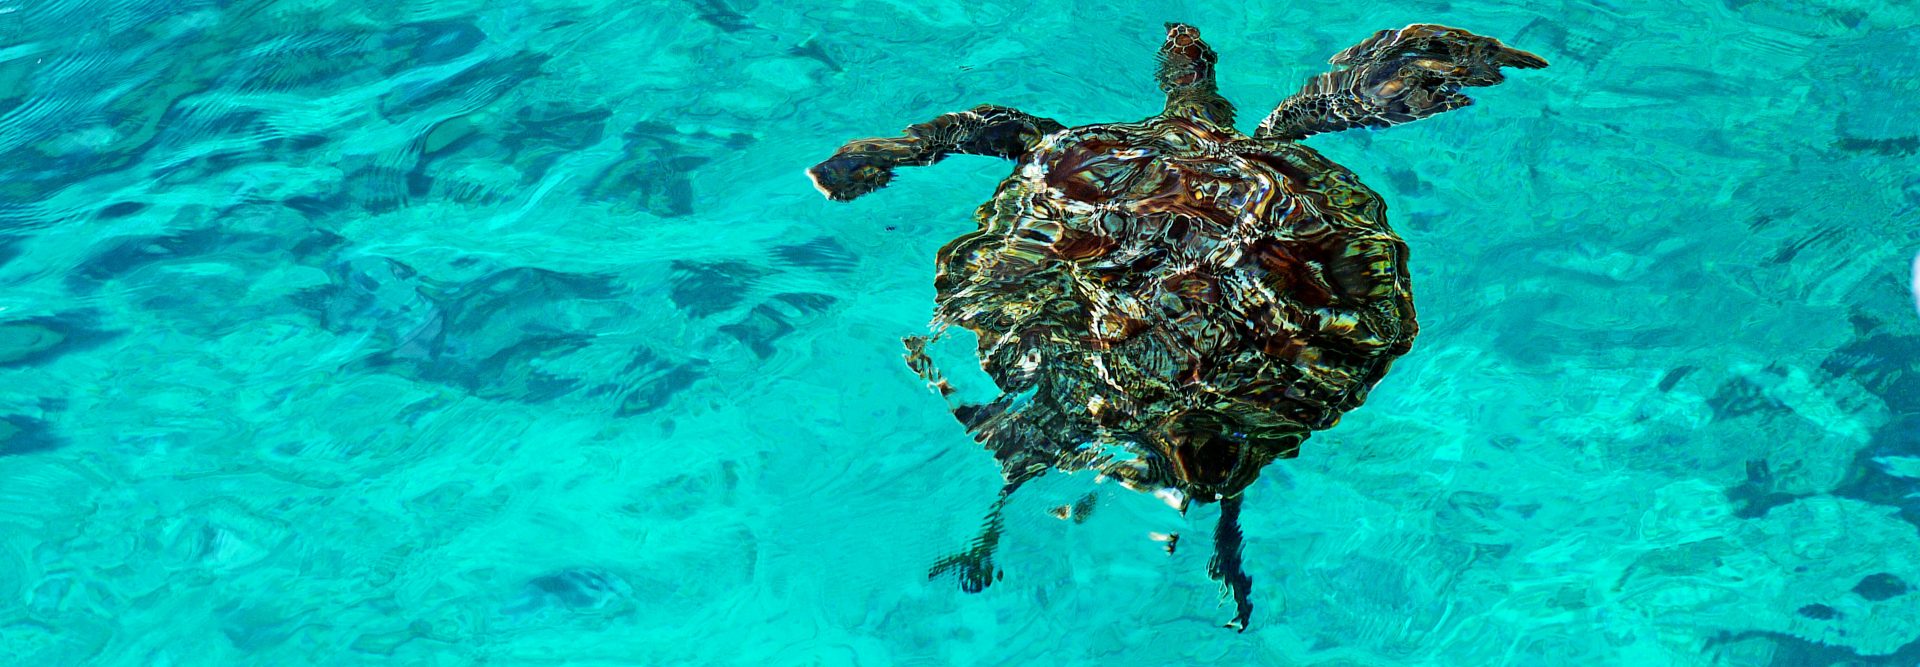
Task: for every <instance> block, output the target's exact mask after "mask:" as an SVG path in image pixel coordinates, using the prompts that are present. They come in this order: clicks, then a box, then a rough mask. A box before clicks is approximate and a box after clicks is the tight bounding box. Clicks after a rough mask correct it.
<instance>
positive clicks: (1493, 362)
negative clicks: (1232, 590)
mask: <svg viewBox="0 0 1920 667" xmlns="http://www.w3.org/2000/svg"><path fill="white" fill-rule="evenodd" d="M1173 20H1178V21H1185V22H1189V23H1193V24H1195V25H1197V26H1199V27H1200V28H1201V29H1202V30H1203V31H1204V33H1205V35H1206V37H1207V39H1208V41H1209V42H1210V43H1211V44H1212V45H1213V47H1214V48H1215V49H1216V50H1218V51H1219V52H1220V55H1221V60H1222V62H1221V66H1220V77H1221V79H1220V85H1221V88H1222V91H1223V92H1224V93H1225V94H1226V95H1227V96H1228V97H1229V98H1231V99H1233V100H1234V101H1235V102H1237V103H1238V104H1239V105H1240V107H1241V109H1242V110H1243V112H1242V116H1243V122H1242V125H1243V129H1250V128H1251V125H1252V123H1254V122H1257V120H1258V118H1259V117H1261V116H1263V115H1264V114H1265V111H1266V110H1267V109H1268V108H1269V107H1270V105H1271V104H1273V103H1274V102H1277V101H1278V100H1279V99H1281V98H1282V97H1284V96H1285V95H1287V94H1289V93H1291V92H1292V91H1294V90H1295V89H1297V88H1298V86H1299V85H1300V84H1301V83H1302V82H1304V81H1305V80H1306V79H1307V78H1308V77H1310V76H1311V75H1313V74H1315V73H1318V72H1320V71H1322V69H1323V67H1324V62H1325V60H1326V58H1327V57H1329V56H1330V55H1332V54H1333V53H1335V52H1337V51H1339V50H1340V49H1342V48H1344V47H1346V46H1348V45H1350V44H1352V43H1354V42H1356V41H1358V40H1359V39H1361V38H1364V37H1366V36H1367V35H1368V34H1370V33H1371V32H1373V31H1374V30H1377V29H1381V28H1391V27H1398V26H1402V25H1405V24H1407V23H1411V22H1415V21H1433V22H1441V23H1447V24H1451V25H1456V26H1459V27H1463V28H1467V29H1471V30H1473V31H1475V32H1479V33H1482V34H1487V35H1492V36H1496V37H1500V38H1502V39H1504V40H1506V41H1507V42H1509V43H1511V44H1513V45H1515V46H1518V47H1520V48H1524V49H1528V50H1531V51H1534V52H1536V53H1539V54H1541V55H1542V56H1545V57H1546V58H1548V59H1549V60H1551V61H1552V62H1553V66H1552V67H1551V68H1549V69H1546V70H1539V71H1529V72H1523V73H1518V74H1515V75H1514V76H1512V78H1511V80H1510V81H1509V82H1507V83H1505V84H1502V85H1500V86H1498V87H1495V88H1490V89H1483V90H1480V91H1477V92H1476V93H1475V97H1477V98H1478V100H1479V103H1478V104H1477V105H1475V106H1473V107H1470V108H1468V109H1465V110H1462V111H1456V112H1451V113H1447V114H1443V115H1441V116H1439V117H1436V118H1432V119H1428V120H1424V121H1420V122H1418V123H1413V124H1409V125H1405V126H1401V127H1396V128H1391V129H1387V130H1382V131H1378V132H1349V133H1345V134H1340V135H1330V136H1318V137H1314V138H1311V139H1309V140H1308V142H1307V143H1308V144H1310V145H1312V146H1313V147H1315V148H1317V149H1319V150H1321V151H1323V152H1324V153H1325V154H1327V155H1328V156H1329V157H1331V158H1333V159H1335V160H1338V161H1340V162H1342V163H1343V164H1346V165H1347V166H1349V167H1350V168H1352V169H1353V170H1354V171H1355V172H1356V173H1358V174H1359V175H1360V176H1361V177H1362V178H1363V179H1364V180H1365V181H1366V182H1367V183H1368V184H1370V185H1371V186H1372V187H1373V188H1374V189H1375V190H1378V191H1379V192H1380V193H1381V194H1382V195H1383V196H1384V197H1385V199H1386V200H1387V202H1388V205H1389V209H1390V216H1391V220H1392V222H1393V224H1394V225H1395V226H1396V228H1397V229H1398V230H1399V231H1400V232H1401V234H1402V235H1403V236H1405V237H1406V239H1407V240H1408V243H1409V244H1410V245H1411V247H1412V248H1413V259H1412V272H1413V276H1414V280H1415V285H1416V289H1417V292H1416V296H1417V302H1418V304H1419V308H1420V316H1421V324H1422V336H1421V338H1420V339H1419V341H1418V343H1417V344H1416V345H1415V348H1414V350H1413V352H1412V353H1411V354H1410V355H1409V356H1407V357H1405V358H1404V359H1402V360H1401V361H1400V362H1398V363H1397V364H1396V365H1395V367H1394V370H1393V372H1392V373H1391V374H1389V375H1388V376H1387V378H1386V380H1385V381H1384V382H1382V383H1381V385H1380V386H1379V388H1378V389H1377V390H1376V391H1375V392H1374V394H1373V397H1372V398H1371V399H1370V401H1369V402H1368V404H1367V405H1366V406H1365V407H1363V408H1361V409H1360V410H1358V411H1356V412H1354V413H1353V414H1351V415H1349V416H1348V417H1347V418H1346V420H1345V421H1343V422H1342V423H1341V424H1340V426H1338V427H1337V428H1334V429H1332V430H1331V431H1328V432H1325V433H1321V434H1319V435H1317V436H1315V437H1314V439H1313V440H1311V441H1309V442H1308V443H1307V446H1306V448H1305V451H1304V452H1303V454H1302V455H1301V457H1300V458H1299V459H1296V460H1293V461H1285V462H1281V463H1278V464H1275V465H1274V466H1272V467H1271V468H1269V469H1268V471H1267V472H1266V474H1265V475H1264V477H1263V478H1262V479H1261V481H1260V482H1259V483H1258V484H1256V485H1255V486H1254V487H1253V488H1252V489H1251V491H1250V492H1249V495H1248V501H1247V505H1246V509H1245V515H1244V517H1243V521H1244V523H1245V531H1246V553H1247V569H1248V572H1249V573H1250V574H1251V575H1252V577H1253V579H1254V581H1255V596H1256V604H1257V605H1258V606H1257V607H1256V611H1255V616H1254V618H1253V629H1251V630H1250V631H1248V632H1247V633H1245V634H1235V633H1232V632H1230V631H1227V630H1222V629H1221V628H1220V627H1219V624H1220V623H1221V622H1222V621H1224V620H1225V619H1226V618H1228V617H1229V616H1230V615H1231V605H1230V604H1227V605H1222V604H1221V601H1220V598H1219V589H1218V587H1217V586H1216V585H1215V584H1214V583H1213V582H1211V581H1209V580H1208V579H1207V577H1206V575H1205V571H1206V568H1205V564H1206V559H1207V556H1208V554H1207V552H1206V549H1204V548H1197V547H1196V548H1183V549H1180V550H1179V551H1177V552H1175V553H1174V554H1172V555H1169V554H1167V553H1165V552H1164V551H1163V550H1162V549H1161V545H1160V544H1159V543H1157V542H1154V541H1152V540H1151V539H1149V538H1148V533H1149V532H1171V531H1180V532H1182V533H1183V534H1186V535H1189V537H1188V538H1187V540H1188V541H1190V543H1191V544H1193V545H1198V546H1204V545H1205V544H1206V538H1205V536H1206V535H1207V534H1209V531H1210V530H1211V525H1212V523H1211V516H1212V515H1211V510H1210V509H1207V508H1202V509H1197V510H1196V511H1195V512H1193V513H1192V514H1191V515H1190V516H1188V517H1185V518H1183V517H1181V516H1180V515H1179V514H1176V513H1174V512H1172V511H1171V510H1169V509H1167V508H1166V507H1165V506H1164V505H1163V504H1161V503H1160V502H1159V501H1158V500H1156V499H1154V498H1152V497H1149V496H1145V495H1142V494H1136V493H1131V492H1127V491H1124V490H1122V489H1119V488H1117V487H1116V486H1115V485H1113V484H1095V483H1094V481H1093V480H1092V479H1090V478H1088V477H1087V476H1085V475H1081V476H1066V475H1054V476H1049V477H1046V478H1043V479H1042V480H1041V481H1039V482H1036V483H1034V484H1032V485H1030V486H1029V487H1028V488H1027V489H1025V490H1023V491H1022V492H1021V494H1020V495H1018V496H1015V498H1014V501H1013V502H1012V504H1011V505H1010V506H1009V512H1010V514H1009V520H1008V527H1007V535H1006V537H1005V538H1003V539H1002V542H1001V544H1002V548H1001V553H1000V555H999V558H998V560H999V564H1000V565H1001V567H1003V568H1004V569H1005V571H1006V578H1005V580H1004V581H1001V582H999V583H998V584H996V585H994V586H993V587H991V588H989V589H987V590H986V591H985V592H983V593H981V594H978V595H967V594H963V593H960V592H959V591H958V590H956V587H955V586H954V585H953V583H952V582H951V581H932V582H929V581H927V580H926V576H925V573H926V570H927V566H928V565H929V564H930V563H931V562H933V561H934V560H935V559H936V558H938V557H939V556H941V555H943V554H945V553H948V552H950V551H951V550H952V549H954V548H955V547H957V546H959V545H961V544H963V543H964V542H965V541H966V540H967V539H968V537H969V536H970V535H972V533H973V532H974V531H975V529H976V527H977V525H978V521H979V517H980V514H981V512H982V511H983V510H984V509H985V506H986V504H987V503H988V502H989V501H990V500H991V499H992V497H993V494H994V491H995V489H996V488H997V487H998V484H999V480H998V476H997V471H996V469H995V467H994V465H993V462H992V460H991V457H990V456H988V455H987V454H986V453H984V452H981V451H979V449H978V447H977V446H976V445H974V444H972V443H971V442H970V441H969V439H968V437H967V435H966V434H965V433H964V432H963V431H962V430H961V428H960V427H959V425H958V424H956V423H955V422H954V420H953V418H952V417H951V416H950V415H949V414H947V412H946V411H945V408H944V403H943V402H942V401H941V400H940V398H939V397H938V396H936V395H934V394H932V393H930V392H928V391H927V390H926V388H925V386H924V384H923V383H922V382H921V381H920V380H919V379H918V378H916V377H914V376H913V374H912V373H911V372H910V371H908V370H907V369H906V368H905V366H904V364H902V363H901V360H900V355H901V348H900V344H899V338H900V337H901V336H903V335H910V334H914V333H919V332H923V331H924V330H925V326H926V321H927V318H928V316H929V315H930V314H931V312H932V302H931V299H932V296H933V288H932V282H931V281H932V275H933V270H934V264H933V261H932V257H933V253H934V251H935V250H936V249H937V248H938V247H939V246H940V245H941V244H942V243H943V242H944V241H945V240H947V239H949V238H952V237H953V236H955V235H958V234H960V233H962V232H964V231H967V230H970V229H971V224H972V223H971V222H970V221H969V216H970V215H971V212H972V209H973V207H974V206H975V205H977V204H978V203H979V202H980V201H982V200H984V199H985V198H986V197H987V196H988V195H989V194H991V192H992V190H993V187H994V184H995V182H996V181H997V180H998V179H999V178H1001V177H1003V176H1004V175H1005V174H1006V173H1007V171H1008V167H1007V165H1006V163H1004V162H1002V161H997V160H993V159H989V158H980V157H956V158H954V159H951V160H948V161H946V162H944V163H942V164H940V165H937V166H936V167H933V168H927V169H914V170H907V171H904V172H903V173H902V175H901V177H900V178H899V179H898V180H897V181H896V182H895V183H894V184H893V185H892V186H891V187H889V188H888V189H886V190H883V191H881V192H879V193H875V194H874V195H871V196H869V197H866V198H863V199H861V200H859V201H857V202H854V203H850V204H842V203H834V202H828V201H825V200H823V199H822V198H821V197H820V196H819V195H818V194H816V193H815V192H814V191H813V190H812V188H811V187H810V185H809V183H808V181H807V179H806V178H805V177H804V176H803V175H802V173H801V170H802V169H803V168H804V167H806V166H807V165H810V164H812V163H813V162H816V161H818V160H820V159H822V158H824V157H825V156H826V155H828V154H829V153H831V151H832V150H833V149H834V148H835V147H837V146H838V145H839V144H840V143H841V142H842V141H844V140H847V139H851V138H855V137H861V136H883V135H891V134H893V133H895V132H897V131H899V129H900V128H901V127H904V126H905V125H907V124H909V123H915V122H920V121H924V120H927V119H929V118H932V117H933V116H935V115H938V114H940V113H945V112H948V111H956V110H961V109H965V108H967V107H970V106H973V105H975V104H979V103H986V102H992V103H997V104H1004V105H1008V106H1013V107H1018V108H1021V109H1024V110H1027V111H1030V112H1033V113H1035V114H1039V115H1044V116H1049V117H1053V118H1056V119H1059V120H1061V121H1063V122H1066V123H1068V124H1070V125H1073V124H1083V123H1091V122H1102V121H1116V120H1131V119H1136V118H1140V117H1143V116H1146V115H1149V114H1152V113H1154V112H1156V111H1158V110H1159V108H1160V106H1161V103H1162V99H1161V97H1160V95H1159V93H1158V91H1157V90H1156V89H1155V87H1154V82H1153V78H1152V71H1153V54H1154V50H1155V48H1156V47H1157V45H1158V43H1159V40H1160V38H1161V37H1162V35H1163V31H1162V29H1161V28H1160V26H1161V24H1162V23H1163V22H1165V21H1173ZM1916 26H1920V6H1916V5H1914V4H1913V3H1878V2H1858V1H1856V0H1794V1H1784V2H1774V1H1765V0H1752V1H1745V0H1723V1H1720V2H1698V1H1690V2H1683V3H1651V2H1645V3H1620V2H1549V3H1545V4H1542V3H1510V4H1495V3H1488V2H1464V1H1463V2H1447V1H1445V0H1415V1H1410V2H1400V3H1385V2H1361V3H1227V2H1147V3H1139V4H1122V5H1117V6H1116V5H1113V4H1107V3H1084V4H1081V5H1078V6H1074V7H1071V8H1062V7H1061V6H1060V5H1058V4H1052V3H1021V2H1005V1H981V2H968V3H924V2H905V1H900V2H884V1H873V2H852V3H843V4H797V3H777V2H766V1H756V0H689V1H684V2H667V3H660V2H635V3H604V2H589V1H586V0H576V1H565V0H563V1H559V2H540V3H526V2H512V3H488V2H478V1H467V2H461V1H453V0H449V1H423V2H405V1H396V2H371V3H335V2H328V1H324V0H291V1H287V2H247V1H236V2H229V3H219V2H196V1H193V0H178V1H169V2H146V3H142V2H116V1H113V0H54V1H51V2H43V1H40V0H0V664H6V665H83V664H84V665H301V664H315V665H350V664H379V665H387V664H404V665H469V664H482V663H484V664H495V665H563V664H564V665H948V664H961V665H971V664H1007V665H1094V664H1100V665H1180V664H1200V663H1218V664H1260V665H1312V666H1320V667H1335V666H1339V667H1349V666H1362V665H1365V666H1374V665H1379V666H1396V665H1515V666H1532V665H1771V666H1776V667H1787V666H1794V667H1798V666H1802V665H1816V666H1818V665H1902V666H1908V665H1916V664H1920V495H1916V494H1920V317H1916V312H1915V303H1914V297H1913V295H1912V294H1911V293H1910V291H1909V284H1910V283H1911V282H1912V280H1913V278H1912V273H1911V271H1912V269H1911V268H1910V267H1911V266H1912V264H1911V262H1912V258H1913V256H1914V254H1915V253H1916V251H1920V178H1916V177H1915V176H1914V174H1915V173H1917V172H1920V168H1917V167H1920V159H1917V158H1916V157H1915V154H1916V151H1920V134H1917V133H1916V132H1917V131H1916V130H1915V126H1914V122H1913V121H1914V119H1915V118H1920V62H1916V60H1915V58H1914V54H1915V53H1916V51H1920V27H1916ZM960 366H962V367H964V366H965V364H960ZM1088 490H1095V491H1096V492H1097V494H1098V499H1099V504H1098V507H1097V511H1096V512H1095V513H1094V514H1093V515H1092V516H1091V517H1090V518H1088V520H1087V521H1085V522H1084V523H1074V522H1067V521H1058V520H1055V519H1054V518H1053V517H1051V516H1049V515H1048V510H1049V509H1050V508H1052V507H1055V506H1057V505H1061V504H1065V503H1070V502H1073V500H1074V499H1076V498H1079V497H1080V496H1081V495H1082V494H1084V493H1086V492H1087V491H1088Z"/></svg>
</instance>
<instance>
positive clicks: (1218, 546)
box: [1207, 496, 1253, 632]
mask: <svg viewBox="0 0 1920 667" xmlns="http://www.w3.org/2000/svg"><path fill="white" fill-rule="evenodd" d="M1241 540H1242V534H1241V532H1240V496H1233V497H1231V498H1222V499H1220V523H1219V525H1217V526H1216V527H1215V528H1214V529H1213V560H1212V561H1210V562H1208V563H1207V574H1208V575H1209V576H1212V577H1213V580H1214V581H1218V582H1220V583H1221V584H1222V585H1224V586H1226V588H1227V593H1228V594H1230V595H1232V596H1233V620H1231V621H1227V627H1229V628H1233V629H1235V630H1238V631H1240V632H1246V631H1247V624H1248V621H1250V620H1251V619H1252V618H1253V600H1252V595H1253V577H1250V576H1247V571H1246V569H1245V568H1244V567H1243V565H1242V563H1241V561H1240V542H1241Z"/></svg>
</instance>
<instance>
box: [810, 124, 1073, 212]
mask: <svg viewBox="0 0 1920 667" xmlns="http://www.w3.org/2000/svg"><path fill="white" fill-rule="evenodd" d="M1063 129H1066V126H1064V125H1061V124H1060V123H1059V122H1057V121H1055V120H1053V119H1050V118H1040V117H1038V116H1034V115H1031V114H1028V113H1026V112H1023V111H1020V110H1017V109H1009V108H1006V107H997V106H993V105H990V104H983V105H981V106H977V107H974V108H972V109H969V110H967V111H960V112H955V113H950V114H945V115H942V116H940V117H939V118H935V119H933V120H930V121H927V122H925V123H920V124H917V125H911V126H908V127H907V132H906V136H903V137H889V138H880V139H855V140H853V141H849V142H847V144H846V145H844V146H841V147H840V150H838V151H834V153H833V157H830V158H827V159H826V160H825V161H823V162H821V163H820V164H816V165H813V167H811V168H809V169H807V177H808V178H811V179H813V187H814V188H815V189H817V190H819V191H820V194H823V195H826V196H827V198H828V199H832V200H834V201H852V200H853V199H854V198H855V197H859V196H860V195H864V194H867V193H869V192H873V191H874V190H878V189H880V188H882V187H885V186H886V184H887V182H888V181H891V180H893V168H894V167H922V166H926V165H930V164H933V163H935V162H939V161H941V160H943V159H945V158H946V157H947V156H948V155H952V154H954V153H961V154H965V155H986V156H990V157H1003V158H1009V159H1019V158H1021V157H1023V156H1025V155H1026V154H1027V153H1028V152H1029V151H1032V150H1033V148H1034V146H1036V145H1038V144H1039V143H1040V139H1041V138H1043V137H1045V136H1047V135H1049V134H1053V133H1054V132H1058V131H1060V130H1063Z"/></svg>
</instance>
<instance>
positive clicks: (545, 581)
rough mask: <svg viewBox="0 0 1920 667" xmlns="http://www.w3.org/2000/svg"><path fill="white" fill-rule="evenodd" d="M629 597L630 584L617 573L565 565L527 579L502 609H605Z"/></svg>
mask: <svg viewBox="0 0 1920 667" xmlns="http://www.w3.org/2000/svg"><path fill="white" fill-rule="evenodd" d="M632 598H633V585H632V584H630V583H628V582H627V581H626V580H625V579H623V578H621V577H620V576H619V575H617V574H614V573H612V572H608V571H606V570H602V569H599V568H568V569H565V570H561V571H558V572H554V573H552V574H546V575H542V576H538V577H534V578H532V579H529V580H528V581H527V583H526V586H525V587H524V588H523V589H522V591H521V594H520V596H519V597H518V598H516V599H514V601H513V602H511V603H508V604H507V606H506V608H504V609H502V611H504V612H506V613H508V614H526V613H532V612H537V611H540V610H542V609H552V610H557V611H567V612H575V613H579V612H606V611H613V610H616V609H618V608H620V607H622V606H626V605H627V604H628V603H629V602H630V601H631V600H632Z"/></svg>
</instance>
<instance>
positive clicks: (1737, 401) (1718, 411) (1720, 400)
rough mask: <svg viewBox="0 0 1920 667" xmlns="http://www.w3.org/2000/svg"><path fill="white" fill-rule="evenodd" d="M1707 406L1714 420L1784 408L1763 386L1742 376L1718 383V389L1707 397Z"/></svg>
mask: <svg viewBox="0 0 1920 667" xmlns="http://www.w3.org/2000/svg"><path fill="white" fill-rule="evenodd" d="M1707 407H1708V408H1711V409H1712V410H1713V418H1714V420H1716V421H1720V420H1727V419H1733V418H1736V417H1744V416H1746V415H1751V414H1755V413H1759V412H1768V411H1774V410H1785V409H1786V406H1785V405H1783V404H1781V403H1780V401H1779V400H1778V399H1775V398H1774V397H1772V396H1768V395H1767V393H1766V389H1765V388H1763V387H1761V386H1760V385H1758V384H1754V382H1753V381H1752V380H1749V379H1747V378H1743V377H1736V378H1733V379H1731V380H1728V381H1727V382H1726V383H1725V384H1722V385H1720V390H1719V391H1717V392H1715V393H1714V395H1713V396H1712V397H1710V398H1708V399H1707Z"/></svg>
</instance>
